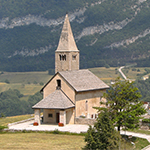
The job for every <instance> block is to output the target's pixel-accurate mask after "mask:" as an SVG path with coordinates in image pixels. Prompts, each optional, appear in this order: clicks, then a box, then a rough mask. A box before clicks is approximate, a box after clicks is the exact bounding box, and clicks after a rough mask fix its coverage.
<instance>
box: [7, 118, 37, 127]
mask: <svg viewBox="0 0 150 150" xmlns="http://www.w3.org/2000/svg"><path fill="white" fill-rule="evenodd" d="M31 120H34V118H29V119H26V120H22V121H18V122H14V123H9V124H8V127H10V126H13V125H16V124H20V123H24V122H28V121H31Z"/></svg>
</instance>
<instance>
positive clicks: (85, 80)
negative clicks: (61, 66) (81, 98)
mask: <svg viewBox="0 0 150 150" xmlns="http://www.w3.org/2000/svg"><path fill="white" fill-rule="evenodd" d="M59 74H60V75H61V76H62V77H63V78H64V79H65V80H66V81H67V82H68V83H69V84H70V85H71V86H72V87H73V88H74V89H75V90H76V91H77V92H81V91H89V90H98V89H108V88H109V86H108V85H107V84H105V83H104V82H103V81H102V80H100V79H99V78H98V77H97V76H95V75H94V74H93V73H92V72H91V71H89V70H88V69H82V70H76V71H62V72H59Z"/></svg>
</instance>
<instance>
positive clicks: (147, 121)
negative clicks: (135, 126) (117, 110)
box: [142, 118, 150, 123]
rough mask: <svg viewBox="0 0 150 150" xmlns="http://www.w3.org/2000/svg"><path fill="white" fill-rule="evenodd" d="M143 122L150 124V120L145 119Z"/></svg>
mask: <svg viewBox="0 0 150 150" xmlns="http://www.w3.org/2000/svg"><path fill="white" fill-rule="evenodd" d="M142 122H143V123H150V119H148V118H145V119H143V120H142Z"/></svg>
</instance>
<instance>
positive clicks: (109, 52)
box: [0, 0, 150, 71]
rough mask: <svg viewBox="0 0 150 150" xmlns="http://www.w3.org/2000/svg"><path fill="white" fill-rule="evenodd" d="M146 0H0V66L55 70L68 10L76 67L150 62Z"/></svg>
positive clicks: (17, 69)
mask: <svg viewBox="0 0 150 150" xmlns="http://www.w3.org/2000/svg"><path fill="white" fill-rule="evenodd" d="M149 6H150V1H148V0H132V1H131V0H82V1H79V0H75V1H73V0H32V1H31V0H21V1H20V0H5V1H4V0H0V70H1V71H39V70H52V69H54V52H55V50H56V48H57V44H58V41H59V36H60V32H61V29H62V25H63V21H64V17H65V14H66V12H68V13H69V18H70V22H71V26H72V30H73V34H74V37H75V39H76V43H77V46H78V48H79V50H80V57H81V58H80V68H91V67H101V66H108V65H109V66H115V67H116V66H120V65H125V64H126V63H129V62H130V63H133V62H136V63H137V65H138V66H150V59H149V56H150V48H149V46H150V44H149V43H150V28H149V27H150V21H149V18H150V8H149Z"/></svg>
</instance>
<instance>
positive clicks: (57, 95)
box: [32, 90, 75, 109]
mask: <svg viewBox="0 0 150 150" xmlns="http://www.w3.org/2000/svg"><path fill="white" fill-rule="evenodd" d="M74 106H75V105H74V103H73V102H72V101H71V100H70V99H69V98H68V97H67V96H66V95H65V94H64V93H63V92H62V91H61V90H55V92H53V93H51V94H50V95H49V96H47V97H46V98H44V99H42V100H41V101H40V102H38V103H37V104H35V105H34V106H33V107H32V108H33V109H37V108H39V109H67V108H72V107H74Z"/></svg>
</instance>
